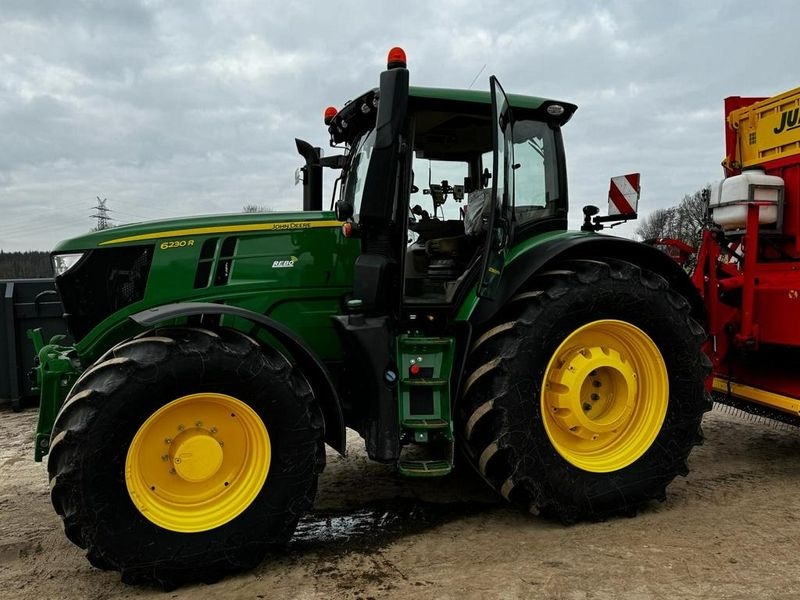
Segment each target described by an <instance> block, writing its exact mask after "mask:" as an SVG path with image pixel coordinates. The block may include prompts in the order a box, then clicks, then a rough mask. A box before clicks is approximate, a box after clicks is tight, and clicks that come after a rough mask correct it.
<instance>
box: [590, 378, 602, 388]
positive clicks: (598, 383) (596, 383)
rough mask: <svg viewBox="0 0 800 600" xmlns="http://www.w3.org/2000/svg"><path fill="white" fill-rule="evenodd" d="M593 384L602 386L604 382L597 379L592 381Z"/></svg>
mask: <svg viewBox="0 0 800 600" xmlns="http://www.w3.org/2000/svg"><path fill="white" fill-rule="evenodd" d="M592 385H593V386H594V387H600V386H602V385H603V384H602V383H600V382H599V381H597V379H595V380H594V381H592Z"/></svg>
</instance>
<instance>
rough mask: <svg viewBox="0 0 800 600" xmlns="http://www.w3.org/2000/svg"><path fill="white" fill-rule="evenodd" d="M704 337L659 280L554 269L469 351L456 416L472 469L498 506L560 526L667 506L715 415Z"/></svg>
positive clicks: (645, 274) (625, 268) (625, 269)
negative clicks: (655, 504)
mask: <svg viewBox="0 0 800 600" xmlns="http://www.w3.org/2000/svg"><path fill="white" fill-rule="evenodd" d="M704 337H705V336H704V332H703V330H702V328H701V327H700V326H699V325H698V324H697V323H696V322H695V321H694V320H693V319H692V318H691V316H690V315H689V305H688V302H687V301H686V299H684V298H683V297H682V296H681V295H679V294H678V293H677V292H675V291H674V290H672V289H670V288H669V286H668V284H667V282H666V281H665V280H664V279H663V278H662V277H660V276H658V275H657V274H655V273H652V272H650V271H646V270H642V269H639V268H638V267H637V266H635V265H633V264H631V263H627V262H623V261H618V260H576V261H570V262H568V263H562V264H560V265H558V266H557V267H556V268H555V269H554V270H552V271H549V272H547V273H544V274H542V275H540V276H538V277H536V278H534V280H533V281H532V282H531V284H530V286H529V287H528V288H527V290H526V291H524V292H523V293H520V294H519V295H517V296H516V297H515V298H513V299H512V300H511V302H510V303H509V304H508V306H506V307H505V308H504V310H503V311H502V312H501V314H500V315H499V316H498V317H497V318H496V319H495V320H494V321H493V322H491V323H489V324H488V326H487V327H486V328H485V329H484V330H483V331H482V332H481V333H480V334H479V335H478V336H477V337H476V339H475V342H474V344H473V346H472V348H471V352H470V355H469V357H468V363H467V371H466V372H467V378H466V380H465V383H464V386H463V393H462V400H461V403H460V408H459V410H458V413H457V414H458V417H459V420H460V431H461V442H462V443H461V446H462V448H463V450H464V454H465V455H466V458H467V460H468V462H470V463H471V464H472V465H473V466H474V468H475V469H476V470H478V472H479V473H480V475H481V476H482V477H483V478H484V479H485V480H486V481H488V482H489V483H490V484H491V485H492V486H493V487H494V488H495V489H496V490H497V491H498V492H500V493H501V494H502V495H503V496H505V497H506V498H507V499H509V500H511V501H513V502H516V503H519V504H522V505H524V506H525V507H526V508H530V509H531V510H532V511H533V512H544V513H546V514H551V515H554V516H556V517H558V518H560V519H561V520H563V521H565V522H572V521H575V520H578V519H603V518H606V517H608V516H612V515H615V514H633V513H635V512H636V510H637V509H639V508H640V507H641V506H642V505H643V504H644V503H646V502H647V501H648V500H650V499H662V500H663V499H664V498H665V490H666V486H667V485H668V484H669V483H670V482H671V481H672V479H674V478H675V476H676V475H679V474H680V475H685V474H686V473H687V472H688V467H687V463H686V459H687V457H688V455H689V453H690V451H691V449H692V447H693V446H695V445H696V444H699V443H701V441H702V432H701V429H700V421H701V419H702V416H703V413H705V412H706V411H708V410H709V409H710V407H711V404H710V402H709V401H708V399H707V396H706V394H705V391H704V379H705V377H706V375H707V374H708V369H709V366H710V365H709V363H708V360H707V358H706V357H705V355H704V354H703V353H702V352H701V349H700V346H701V343H702V341H703V339H704Z"/></svg>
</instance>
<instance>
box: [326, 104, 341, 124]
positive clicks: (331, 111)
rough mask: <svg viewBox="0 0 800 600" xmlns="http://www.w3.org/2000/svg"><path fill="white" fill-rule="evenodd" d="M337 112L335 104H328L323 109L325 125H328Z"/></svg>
mask: <svg viewBox="0 0 800 600" xmlns="http://www.w3.org/2000/svg"><path fill="white" fill-rule="evenodd" d="M338 113H339V111H338V110H336V107H335V106H329V107H328V108H326V109H325V125H330V124H331V121H333V118H334V117H335V116H336V115H337V114H338Z"/></svg>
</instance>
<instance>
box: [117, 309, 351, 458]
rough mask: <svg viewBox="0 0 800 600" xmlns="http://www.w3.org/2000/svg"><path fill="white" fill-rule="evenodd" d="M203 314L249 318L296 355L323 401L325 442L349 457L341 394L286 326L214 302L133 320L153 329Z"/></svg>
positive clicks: (138, 315) (148, 312)
mask: <svg viewBox="0 0 800 600" xmlns="http://www.w3.org/2000/svg"><path fill="white" fill-rule="evenodd" d="M202 315H231V316H235V317H239V318H242V319H246V320H248V321H250V322H251V323H253V325H255V326H256V327H258V328H260V329H263V330H264V331H266V332H267V333H269V334H270V335H271V336H273V337H274V338H275V339H276V340H278V342H280V343H281V344H282V345H283V346H284V347H285V348H286V350H287V351H288V352H289V353H290V354H291V355H292V358H293V359H294V361H295V363H296V364H297V366H298V367H300V369H301V370H302V372H303V375H305V377H306V378H307V379H308V383H309V384H310V385H311V388H312V389H313V390H314V395H315V396H316V398H317V400H319V403H320V408H321V410H322V416H323V418H324V420H325V442H326V443H327V444H328V445H329V446H331V448H333V449H334V450H336V451H337V452H339V454H341V455H342V456H344V455H345V453H346V449H347V443H346V433H345V426H344V416H343V415H342V406H341V402H340V400H339V394H338V393H337V392H336V388H335V387H334V385H333V382H332V381H331V378H330V375H329V374H328V370H327V369H326V368H325V365H324V364H323V363H322V361H321V360H320V359H319V357H318V356H317V355H316V354H315V353H314V351H313V350H312V349H311V348H309V347H308V345H307V344H306V343H305V342H304V341H303V340H302V338H300V337H299V336H298V335H297V334H296V333H294V332H293V331H292V330H291V329H289V328H288V327H286V326H285V325H283V324H281V323H279V322H278V321H276V320H275V319H271V318H269V317H267V316H265V315H262V314H259V313H256V312H253V311H250V310H247V309H245V308H241V307H238V306H229V305H226V304H214V303H211V302H179V303H175V304H165V305H163V306H157V307H155V308H149V309H147V310H143V311H142V312H138V313H136V314H133V315H131V316H130V319H131V320H132V321H134V322H136V323H137V324H138V325H140V326H142V327H146V328H151V327H155V326H156V325H158V324H159V323H163V322H164V321H169V320H171V319H177V318H181V317H193V316H202Z"/></svg>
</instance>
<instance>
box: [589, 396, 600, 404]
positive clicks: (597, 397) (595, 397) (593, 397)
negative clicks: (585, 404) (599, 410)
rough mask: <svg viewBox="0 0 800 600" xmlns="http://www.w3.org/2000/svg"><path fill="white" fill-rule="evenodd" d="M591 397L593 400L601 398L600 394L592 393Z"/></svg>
mask: <svg viewBox="0 0 800 600" xmlns="http://www.w3.org/2000/svg"><path fill="white" fill-rule="evenodd" d="M591 399H592V402H597V401H598V400H600V395H599V394H592V395H591Z"/></svg>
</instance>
